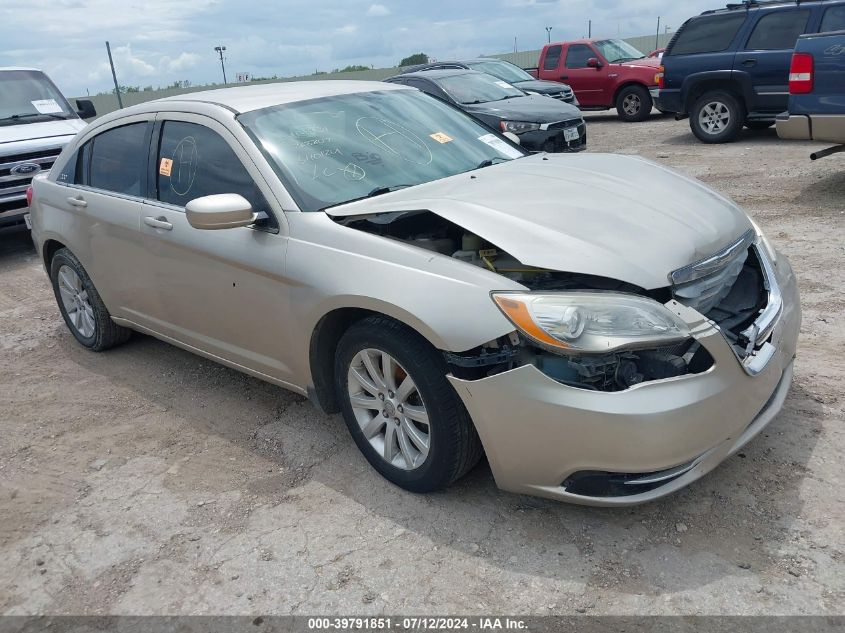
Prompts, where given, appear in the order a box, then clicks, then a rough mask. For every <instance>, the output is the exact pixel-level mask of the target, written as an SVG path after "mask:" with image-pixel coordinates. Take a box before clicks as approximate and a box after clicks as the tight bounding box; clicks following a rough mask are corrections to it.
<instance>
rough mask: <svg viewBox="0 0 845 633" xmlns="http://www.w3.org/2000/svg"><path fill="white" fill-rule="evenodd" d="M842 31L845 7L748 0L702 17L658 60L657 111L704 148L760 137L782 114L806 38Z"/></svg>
mask: <svg viewBox="0 0 845 633" xmlns="http://www.w3.org/2000/svg"><path fill="white" fill-rule="evenodd" d="M839 29H845V0H826V1H825V0H815V1H803V2H802V1H801V0H792V1H791V2H790V1H786V0H780V1H775V2H764V1H755V0H749V1H747V2H744V3H742V4H734V5H728V6H727V8H725V9H719V10H716V11H706V12H704V13H702V14H701V15H700V16H697V17H694V18H692V19H690V20H687V22H685V23H684V25H683V26H682V27H681V28H680V29H679V30H678V32H677V33H676V34H675V37H674V38H672V41H671V42H670V43H669V46H668V47H667V49H666V53H665V54H664V55H663V66H662V68H661V73H660V74H659V75H658V79H659V83H660V95H659V97H658V99H657V107H658V108H659V109H660V110H662V111H664V112H674V113H675V114H676V115H677V116H678V118H685V117H689V119H690V128H692V131H693V133H694V134H695V135H696V136H697V137H698V138H699V139H700V140H701V141H703V142H705V143H727V142H729V141H732V140H735V139H736V138H737V137H738V136H739V133H740V131H741V130H742V127H743V125H744V126H746V127H748V128H750V129H765V128H768V127H771V126H772V125H774V123H775V117H776V116H777V115H778V114H780V113H781V112H783V111H784V110H786V109H787V104H788V101H789V67H790V62H791V60H792V51H793V49H794V48H795V43H796V41H797V40H798V38H799V37H800V36H801V35H803V34H805V33H818V32H823V31H835V30H839Z"/></svg>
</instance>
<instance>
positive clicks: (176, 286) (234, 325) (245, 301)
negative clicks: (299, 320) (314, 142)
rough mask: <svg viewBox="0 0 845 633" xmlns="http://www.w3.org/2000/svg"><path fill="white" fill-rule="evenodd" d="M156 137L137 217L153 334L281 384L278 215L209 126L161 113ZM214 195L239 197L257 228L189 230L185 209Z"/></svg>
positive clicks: (263, 188)
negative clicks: (152, 286) (150, 289)
mask: <svg viewBox="0 0 845 633" xmlns="http://www.w3.org/2000/svg"><path fill="white" fill-rule="evenodd" d="M156 139H157V140H158V142H157V143H156V145H155V149H154V155H155V158H154V161H151V172H152V174H151V179H150V180H151V187H150V188H151V193H152V194H153V195H150V196H149V199H148V200H146V201H145V202H144V204H143V209H142V212H141V230H142V232H143V234H144V243H145V245H146V247H147V251H148V253H149V265H150V267H151V274H153V275H154V276H155V279H156V283H157V286H158V301H157V304H156V306H155V320H156V325H155V328H156V331H157V332H159V333H160V334H164V335H165V336H167V337H170V338H173V339H175V340H176V341H179V342H180V343H183V344H187V345H190V346H191V347H194V348H196V349H198V350H201V351H203V352H206V353H208V354H212V355H214V356H217V357H219V358H222V359H224V360H227V361H229V362H230V363H235V364H237V365H239V366H241V367H244V368H246V369H249V370H251V371H253V372H258V373H260V374H263V375H265V376H269V377H271V378H273V379H275V380H277V381H281V382H289V380H290V378H291V371H290V366H289V359H288V358H287V352H288V350H289V346H287V345H285V344H284V341H285V336H284V332H285V328H286V323H287V322H288V320H289V316H290V310H289V307H290V303H289V300H290V298H289V286H288V285H287V281H286V279H285V254H286V252H287V246H288V238H287V235H286V225H285V223H284V217H283V215H282V213H281V210H280V209H279V208H278V205H275V204H273V205H271V204H270V202H269V201H270V200H273V198H272V194H271V193H270V189H269V187H267V184H266V182H264V181H263V179H262V177H261V175H260V173H259V172H258V170H257V168H256V167H255V164H254V163H253V162H252V161H251V159H250V158H249V156H248V155H247V154H246V152H245V151H244V149H243V147H242V146H241V145H240V144H239V142H238V141H237V139H235V138H234V137H233V136H232V135H231V134H229V132H228V131H227V130H226V129H225V127H224V126H223V125H221V124H220V123H218V122H216V121H214V120H212V119H210V118H207V117H203V116H199V115H188V114H173V115H159V121H158V123H157V125H156ZM259 183H260V184H259ZM221 193H237V194H240V195H242V196H243V197H244V198H246V199H247V200H248V201H249V202H250V203H251V204H252V207H253V210H254V211H256V212H258V213H260V215H261V219H260V221H259V222H258V223H257V224H256V225H254V226H252V227H240V228H233V229H225V230H217V231H209V230H199V229H195V228H193V227H192V226H191V225H190V224H189V223H188V220H187V217H186V215H185V205H186V204H187V203H188V202H190V201H191V200H194V199H196V198H200V197H203V196H208V195H213V194H221Z"/></svg>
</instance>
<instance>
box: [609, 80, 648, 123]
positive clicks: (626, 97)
mask: <svg viewBox="0 0 845 633" xmlns="http://www.w3.org/2000/svg"><path fill="white" fill-rule="evenodd" d="M653 106H654V100H653V99H652V98H651V93H650V92H649V91H648V90H646V89H645V88H644V87H643V86H637V85H632V86H626V87H624V88H623V89H622V91H621V92H620V93H619V95H618V96H617V97H616V112H617V113H618V114H619V118H620V119H622V120H623V121H627V122H629V123H636V122H639V121H645V120H646V119H647V118H648V117H649V116H651V109H652V107H653Z"/></svg>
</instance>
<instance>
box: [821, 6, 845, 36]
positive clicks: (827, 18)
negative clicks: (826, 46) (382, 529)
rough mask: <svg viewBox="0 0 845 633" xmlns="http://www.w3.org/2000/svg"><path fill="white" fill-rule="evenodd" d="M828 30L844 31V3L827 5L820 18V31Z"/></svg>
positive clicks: (825, 31)
mask: <svg viewBox="0 0 845 633" xmlns="http://www.w3.org/2000/svg"><path fill="white" fill-rule="evenodd" d="M829 31H845V5H839V6H838V7H828V8H827V10H825V12H824V17H823V18H822V28H821V32H822V33H827V32H829Z"/></svg>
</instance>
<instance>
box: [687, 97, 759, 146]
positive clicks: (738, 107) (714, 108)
mask: <svg viewBox="0 0 845 633" xmlns="http://www.w3.org/2000/svg"><path fill="white" fill-rule="evenodd" d="M744 122H745V108H744V107H743V106H742V104H741V103H740V101H739V100H738V99H737V98H736V97H735V96H733V95H732V94H730V93H729V92H722V91H714V92H708V93H706V94H704V95H702V96H701V97H699V98H698V99H697V100H696V102H695V103H694V104H693V107H692V109H691V110H690V119H689V124H690V129H691V130H692V133H693V134H695V136H696V137H697V138H698V140H699V141H701V142H702V143H708V144H713V143H730V142H731V141H735V140H736V139H737V137H738V136H739V133H740V132H741V131H742V125H743V123H744Z"/></svg>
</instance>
